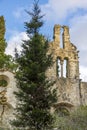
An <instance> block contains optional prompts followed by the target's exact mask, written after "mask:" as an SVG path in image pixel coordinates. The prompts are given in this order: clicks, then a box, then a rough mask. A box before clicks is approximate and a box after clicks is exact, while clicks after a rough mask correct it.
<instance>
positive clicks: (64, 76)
mask: <svg viewBox="0 0 87 130" xmlns="http://www.w3.org/2000/svg"><path fill="white" fill-rule="evenodd" d="M61 31H62V34H61ZM61 44H62V46H61ZM50 51H51V52H52V53H53V60H54V64H53V66H52V67H51V68H49V70H48V72H47V75H48V77H50V78H51V79H54V80H56V84H55V85H54V87H56V88H57V94H58V103H57V104H56V105H55V107H56V108H57V107H59V106H62V107H67V108H68V109H71V108H75V107H77V106H80V105H82V104H84V102H83V99H82V92H83V85H82V83H81V80H80V77H79V57H78V52H79V51H78V50H77V48H76V46H75V45H74V44H72V43H71V41H70V34H69V28H68V27H67V26H60V25H55V26H54V34H53V41H52V42H51V43H50Z"/></svg>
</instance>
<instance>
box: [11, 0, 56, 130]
mask: <svg viewBox="0 0 87 130" xmlns="http://www.w3.org/2000/svg"><path fill="white" fill-rule="evenodd" d="M27 13H28V14H29V16H31V20H30V21H29V22H25V28H26V32H27V34H28V36H29V39H28V40H26V41H23V44H22V52H21V54H20V55H17V57H16V62H17V64H18V65H19V67H18V71H17V72H16V80H17V88H18V92H15V95H16V98H17V100H18V101H17V107H16V114H15V115H16V119H15V120H13V122H12V124H13V125H14V126H16V128H17V127H21V128H23V130H24V128H26V127H28V129H30V130H45V128H49V127H50V126H51V124H52V122H53V117H52V115H51V113H50V109H51V107H52V105H53V104H54V103H55V102H56V99H57V98H56V90H55V89H53V88H52V85H53V84H54V81H51V80H49V79H48V78H47V76H46V71H47V69H48V68H49V67H51V65H52V63H53V61H52V54H49V53H48V49H49V44H48V42H49V40H48V39H47V38H46V37H44V36H43V35H42V34H41V33H40V28H41V27H42V26H43V20H42V18H43V15H41V10H40V8H39V5H38V2H37V1H34V5H33V10H32V12H29V11H27Z"/></svg>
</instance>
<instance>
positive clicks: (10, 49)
mask: <svg viewBox="0 0 87 130" xmlns="http://www.w3.org/2000/svg"><path fill="white" fill-rule="evenodd" d="M27 39H28V36H27V34H26V33H25V32H21V33H18V32H16V33H15V34H14V35H12V37H11V38H10V39H9V40H8V41H7V43H8V46H7V48H6V54H10V55H12V56H14V53H15V52H14V49H15V47H16V48H17V50H18V52H20V51H21V49H22V48H21V44H22V42H23V41H22V40H27Z"/></svg>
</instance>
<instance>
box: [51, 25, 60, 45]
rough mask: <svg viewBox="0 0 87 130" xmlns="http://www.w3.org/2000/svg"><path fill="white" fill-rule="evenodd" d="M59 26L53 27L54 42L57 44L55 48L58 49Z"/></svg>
mask: <svg viewBox="0 0 87 130" xmlns="http://www.w3.org/2000/svg"><path fill="white" fill-rule="evenodd" d="M60 29H61V26H60V25H55V26H54V36H53V38H54V42H55V43H56V44H57V47H60Z"/></svg>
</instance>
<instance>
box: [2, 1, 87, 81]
mask: <svg viewBox="0 0 87 130" xmlns="http://www.w3.org/2000/svg"><path fill="white" fill-rule="evenodd" d="M32 4H33V0H0V15H3V16H4V18H5V24H6V34H5V38H6V41H7V43H8V46H7V49H6V53H8V54H13V53H14V47H15V46H16V47H17V48H18V49H19V50H20V49H21V48H20V45H21V40H22V39H27V36H26V33H25V28H24V22H25V21H28V20H29V17H28V15H27V13H26V12H25V9H26V10H31V8H32ZM39 5H40V8H41V10H42V13H43V14H45V16H44V22H45V23H44V27H43V29H42V33H43V34H45V35H46V36H47V37H49V38H50V39H52V35H53V27H54V24H60V25H67V26H69V28H70V36H71V38H70V39H71V42H72V43H74V44H75V45H76V46H77V48H78V50H79V51H80V53H79V57H80V73H81V78H82V79H83V80H86V81H87V74H86V72H87V58H86V55H87V0H39Z"/></svg>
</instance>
